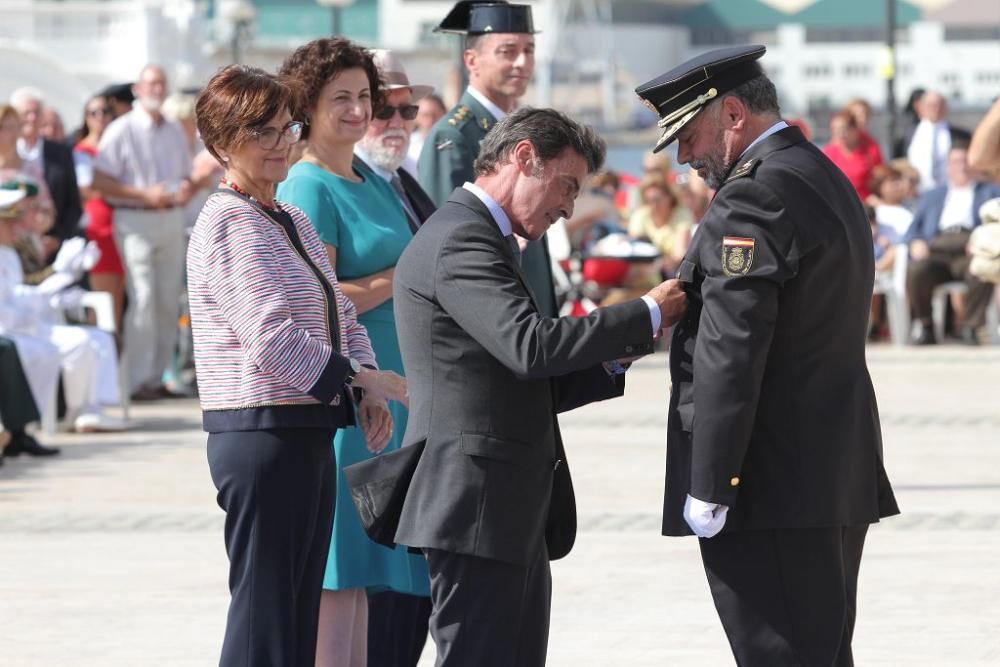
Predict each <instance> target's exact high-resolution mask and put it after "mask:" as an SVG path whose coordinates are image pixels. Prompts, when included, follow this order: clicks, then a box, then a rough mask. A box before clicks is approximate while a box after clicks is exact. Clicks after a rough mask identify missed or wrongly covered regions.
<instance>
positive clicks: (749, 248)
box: [722, 236, 754, 276]
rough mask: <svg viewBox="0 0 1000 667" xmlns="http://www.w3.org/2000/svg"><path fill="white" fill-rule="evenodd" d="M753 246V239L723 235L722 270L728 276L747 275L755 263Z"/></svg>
mask: <svg viewBox="0 0 1000 667" xmlns="http://www.w3.org/2000/svg"><path fill="white" fill-rule="evenodd" d="M753 246H754V240H753V239H748V238H743V237H740V236H724V237H722V272H723V273H724V274H726V275H727V276H745V275H746V274H747V272H749V271H750V267H751V266H752V265H753Z"/></svg>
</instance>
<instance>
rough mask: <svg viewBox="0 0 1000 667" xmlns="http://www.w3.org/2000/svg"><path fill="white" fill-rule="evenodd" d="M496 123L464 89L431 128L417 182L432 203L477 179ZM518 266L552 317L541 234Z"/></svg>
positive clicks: (552, 293) (549, 270) (553, 300)
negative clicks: (486, 142)
mask: <svg viewBox="0 0 1000 667" xmlns="http://www.w3.org/2000/svg"><path fill="white" fill-rule="evenodd" d="M496 123H497V119H496V118H494V117H493V114H491V113H490V112H489V111H488V110H487V109H486V107H484V106H483V105H482V104H481V103H480V102H479V100H477V99H476V98H475V97H473V96H472V95H470V94H469V91H465V93H463V94H462V97H461V99H459V101H458V105H457V106H455V107H454V108H453V109H451V111H449V112H448V113H446V114H445V115H444V117H443V118H441V120H439V121H438V122H437V124H435V125H434V127H433V128H431V131H430V134H428V135H427V139H426V140H425V141H424V147H423V150H422V151H421V152H420V161H419V162H418V165H417V167H418V172H419V176H420V185H421V186H422V187H423V188H424V190H426V191H427V194H429V195H430V197H431V199H433V200H434V203H435V205H437V206H439V207H440V206H441V205H442V204H444V203H445V202H446V201H448V197H449V196H450V195H451V193H452V191H453V190H454V189H455V188H460V187H462V184H463V183H465V182H466V181H469V182H472V181H475V180H476V173H475V170H474V169H473V163H474V162H475V161H476V157H477V156H478V155H479V143H480V142H481V141H482V140H483V139H484V138H485V137H486V133H487V132H489V131H490V129H491V128H492V127H493V126H494V125H496ZM521 266H522V268H523V269H524V273H525V275H526V276H527V277H528V285H529V287H531V289H532V291H533V292H534V293H535V299H536V300H537V301H538V305H539V308H540V310H541V312H542V313H544V314H545V315H548V316H549V317H555V316H556V315H557V314H558V313H557V312H556V297H555V291H554V288H553V284H552V268H551V263H550V260H549V246H548V242H547V241H546V240H545V238H544V237H543V238H542V240H541V241H539V242H537V243H529V244H528V247H527V248H525V250H524V252H523V253H522V256H521Z"/></svg>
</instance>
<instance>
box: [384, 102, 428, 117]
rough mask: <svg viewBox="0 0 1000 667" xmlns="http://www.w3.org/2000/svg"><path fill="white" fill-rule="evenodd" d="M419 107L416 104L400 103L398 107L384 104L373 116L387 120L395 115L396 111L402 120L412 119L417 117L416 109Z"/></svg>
mask: <svg viewBox="0 0 1000 667" xmlns="http://www.w3.org/2000/svg"><path fill="white" fill-rule="evenodd" d="M419 108H420V107H418V106H417V105H416V104H400V105H399V106H398V107H394V106H392V105H391V104H386V105H384V106H383V107H382V108H381V109H379V110H378V111H376V112H375V117H376V118H378V119H379V120H389V119H390V118H392V117H393V116H395V115H396V112H397V111H398V112H399V115H400V116H402V117H403V120H413V119H414V118H416V117H417V111H418V110H419Z"/></svg>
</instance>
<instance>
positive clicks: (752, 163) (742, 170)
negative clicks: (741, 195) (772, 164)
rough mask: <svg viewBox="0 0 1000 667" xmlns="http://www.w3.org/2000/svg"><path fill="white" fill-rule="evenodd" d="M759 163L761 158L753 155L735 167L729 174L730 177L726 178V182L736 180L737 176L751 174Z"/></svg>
mask: <svg viewBox="0 0 1000 667" xmlns="http://www.w3.org/2000/svg"><path fill="white" fill-rule="evenodd" d="M758 164H760V159H759V158H755V157H752V158H750V159H749V160H746V161H745V162H742V163H741V164H739V165H738V166H736V167H735V168H733V171H732V172H731V173H730V174H729V178H727V179H726V183H728V182H729V181H732V180H735V179H737V178H743V177H744V176H749V175H750V174H752V173H753V170H754V168H755V167H756V166H757V165H758Z"/></svg>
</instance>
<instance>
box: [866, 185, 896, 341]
mask: <svg viewBox="0 0 1000 667" xmlns="http://www.w3.org/2000/svg"><path fill="white" fill-rule="evenodd" d="M865 215H867V216H868V223H869V224H870V225H871V227H872V245H873V247H874V250H875V274H876V276H877V275H878V274H882V273H889V272H891V271H892V267H893V264H894V263H895V261H896V244H898V243H899V238H900V235H899V234H897V233H896V229H895V228H894V227H892V226H890V225H883V224H879V222H878V219H877V215H876V210H875V207H873V206H870V205H868V204H865ZM884 310H885V296H884V295H882V294H875V295H873V297H872V305H871V316H870V318H869V321H870V322H871V330H870V332H869V338H871V339H873V340H882V339H885V338H888V337H889V332H888V326H887V322H885V321H884V317H883V312H884Z"/></svg>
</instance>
